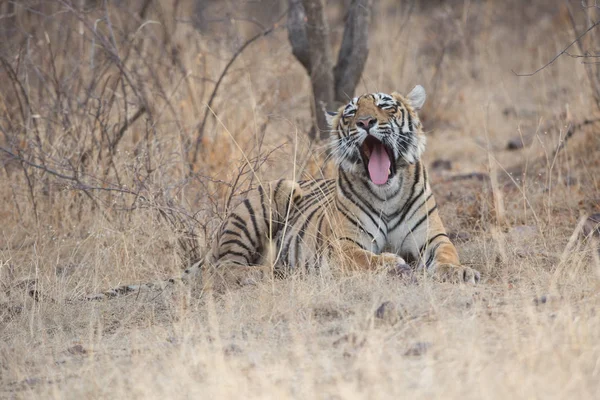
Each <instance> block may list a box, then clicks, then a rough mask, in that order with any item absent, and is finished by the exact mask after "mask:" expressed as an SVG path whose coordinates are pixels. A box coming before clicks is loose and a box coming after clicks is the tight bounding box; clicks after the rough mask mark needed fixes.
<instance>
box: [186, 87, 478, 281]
mask: <svg viewBox="0 0 600 400" xmlns="http://www.w3.org/2000/svg"><path fill="white" fill-rule="evenodd" d="M425 100H426V93H425V89H424V88H423V87H422V86H421V85H417V86H415V87H414V88H413V89H412V90H411V91H410V92H409V93H408V95H406V96H403V95H402V94H400V93H398V92H392V93H391V94H386V93H379V92H377V93H369V94H364V95H361V96H358V97H354V98H353V99H352V100H350V102H349V103H348V104H346V105H343V106H341V107H340V108H338V109H337V110H336V111H334V112H326V117H327V123H328V125H329V128H330V143H329V156H330V157H331V159H332V160H333V163H334V166H335V169H336V174H335V175H336V176H335V177H334V178H333V179H312V180H304V181H299V182H295V181H292V180H285V179H284V180H279V181H275V182H272V183H268V184H266V185H259V187H258V188H257V189H255V190H253V191H252V192H250V193H249V194H248V196H247V198H246V199H245V200H244V201H242V202H241V203H240V204H239V205H238V206H237V207H235V208H234V209H233V210H232V211H231V212H230V213H229V214H228V216H227V217H226V218H225V220H224V222H223V223H222V225H221V227H220V228H219V229H218V231H217V234H216V236H215V239H214V241H213V243H212V246H211V249H210V251H209V252H208V254H207V255H206V257H205V258H204V259H203V260H202V261H200V262H198V263H196V264H195V265H194V266H193V267H192V268H190V269H188V270H186V271H185V272H184V276H183V278H188V279H189V277H193V276H197V275H200V276H201V278H200V280H201V281H202V282H203V284H205V285H206V287H211V286H212V287H217V286H218V287H221V288H222V287H224V286H227V285H231V284H242V285H243V284H246V283H254V282H256V280H260V279H262V278H264V276H265V275H269V274H273V273H274V274H275V275H277V276H284V275H286V274H287V273H290V272H294V271H319V270H323V271H324V270H330V271H334V272H335V271H341V272H344V271H356V270H364V271H380V270H381V271H388V272H389V273H391V274H400V275H403V274H404V273H406V272H407V271H411V270H422V271H424V272H425V273H427V274H428V275H432V276H435V277H437V278H438V279H440V280H442V281H451V282H464V283H471V284H475V283H478V282H479V281H480V279H481V275H480V273H479V271H477V270H475V269H473V268H470V267H468V266H464V265H461V263H460V260H459V257H458V252H457V250H456V247H455V246H454V245H453V243H452V242H451V241H450V239H449V237H448V235H447V233H446V230H445V228H444V225H443V223H442V221H441V218H440V215H439V210H438V206H437V203H436V201H435V198H434V195H433V192H432V189H431V186H430V184H429V180H428V175H427V169H426V167H425V165H424V163H423V161H422V160H421V157H422V155H423V152H424V150H425V145H426V140H427V139H426V136H425V133H424V131H423V125H422V123H421V121H420V119H419V114H418V112H419V111H420V110H421V109H422V107H423V105H424V104H425ZM213 285H214V286H213Z"/></svg>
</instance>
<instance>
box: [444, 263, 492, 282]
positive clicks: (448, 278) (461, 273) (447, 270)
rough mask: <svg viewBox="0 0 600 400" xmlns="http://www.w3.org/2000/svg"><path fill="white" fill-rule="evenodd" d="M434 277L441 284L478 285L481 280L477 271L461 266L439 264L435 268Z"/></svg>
mask: <svg viewBox="0 0 600 400" xmlns="http://www.w3.org/2000/svg"><path fill="white" fill-rule="evenodd" d="M435 276H436V277H437V278H438V279H440V280H441V281H443V282H452V283H473V284H475V283H478V282H479V281H480V279H481V274H480V273H479V271H477V270H474V269H473V268H469V267H465V266H463V265H454V264H441V265H438V266H437V267H436V270H435Z"/></svg>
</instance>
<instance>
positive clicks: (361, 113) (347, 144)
mask: <svg viewBox="0 0 600 400" xmlns="http://www.w3.org/2000/svg"><path fill="white" fill-rule="evenodd" d="M425 97H426V95H425V89H423V87H422V86H420V85H417V86H415V88H414V89H413V90H412V91H411V92H410V93H409V94H408V96H406V97H404V96H402V95H401V94H399V93H396V92H394V93H392V94H391V95H389V94H385V93H371V94H365V95H362V96H360V97H355V98H354V99H352V100H351V101H350V102H349V103H348V104H347V105H345V106H342V107H340V108H339V109H338V111H337V112H334V113H329V112H328V113H326V115H327V121H328V123H329V125H330V127H331V129H332V135H331V152H332V156H333V158H334V159H335V161H336V163H337V164H338V165H339V167H340V168H342V169H343V170H344V171H346V172H349V173H364V174H366V176H368V177H369V179H370V180H371V182H373V183H374V184H375V185H386V184H387V183H388V182H390V180H391V179H392V178H393V177H395V175H396V173H397V170H398V168H401V167H402V166H403V165H404V166H405V165H407V164H414V163H416V162H417V161H418V160H419V158H420V157H421V154H422V153H423V150H424V149H425V142H426V139H425V135H424V133H423V128H422V125H421V121H419V116H418V114H417V111H419V110H420V109H421V108H422V107H423V104H424V103H425Z"/></svg>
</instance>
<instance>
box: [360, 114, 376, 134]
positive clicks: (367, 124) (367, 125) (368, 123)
mask: <svg viewBox="0 0 600 400" xmlns="http://www.w3.org/2000/svg"><path fill="white" fill-rule="evenodd" d="M376 123H377V118H372V117H364V118H359V119H358V120H357V121H356V125H357V126H360V127H361V128H363V129H364V130H365V131H367V132H369V129H371V128H372V127H374V126H375V124H376Z"/></svg>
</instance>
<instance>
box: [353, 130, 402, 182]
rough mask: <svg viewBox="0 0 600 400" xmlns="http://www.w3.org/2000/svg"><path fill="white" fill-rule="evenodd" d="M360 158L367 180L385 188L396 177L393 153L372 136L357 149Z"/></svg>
mask: <svg viewBox="0 0 600 400" xmlns="http://www.w3.org/2000/svg"><path fill="white" fill-rule="evenodd" d="M359 151H360V157H361V159H362V162H363V165H364V167H365V172H366V174H367V176H368V178H369V180H370V181H371V182H372V183H373V184H375V185H377V186H385V185H387V184H388V183H389V182H390V180H391V179H392V178H393V177H394V176H395V175H396V160H395V158H394V151H393V150H392V149H391V148H390V147H389V146H386V145H385V144H384V143H383V142H381V141H380V140H379V139H377V138H376V137H375V136H373V135H368V136H367V137H366V138H365V140H364V141H363V143H362V145H361V146H360V148H359Z"/></svg>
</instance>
